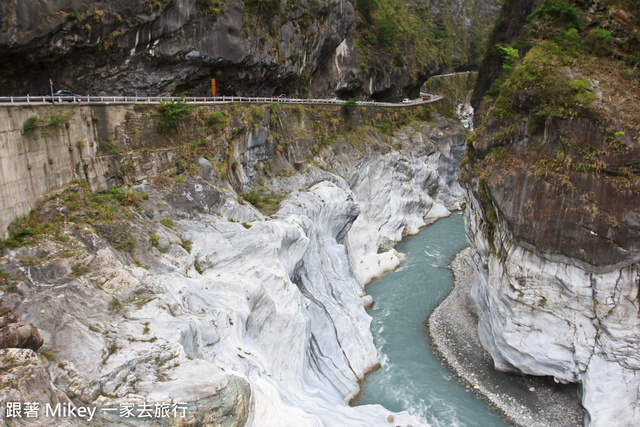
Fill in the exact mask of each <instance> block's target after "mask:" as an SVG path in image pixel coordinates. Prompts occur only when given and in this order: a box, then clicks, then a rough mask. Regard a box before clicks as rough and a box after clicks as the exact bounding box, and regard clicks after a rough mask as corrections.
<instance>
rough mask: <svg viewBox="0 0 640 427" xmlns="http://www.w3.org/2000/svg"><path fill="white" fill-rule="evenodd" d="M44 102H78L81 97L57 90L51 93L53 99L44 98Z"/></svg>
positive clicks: (49, 97) (68, 91) (67, 91)
mask: <svg viewBox="0 0 640 427" xmlns="http://www.w3.org/2000/svg"><path fill="white" fill-rule="evenodd" d="M44 100H45V101H46V102H80V101H82V95H76V94H75V93H73V92H71V91H70V90H59V91H56V92H54V93H53V97H52V96H51V95H49V96H45V97H44Z"/></svg>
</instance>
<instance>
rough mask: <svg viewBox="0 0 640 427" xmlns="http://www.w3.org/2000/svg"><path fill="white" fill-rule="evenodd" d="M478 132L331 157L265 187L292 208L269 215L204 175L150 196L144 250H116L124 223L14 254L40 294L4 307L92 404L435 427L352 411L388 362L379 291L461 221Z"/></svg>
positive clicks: (55, 371)
mask: <svg viewBox="0 0 640 427" xmlns="http://www.w3.org/2000/svg"><path fill="white" fill-rule="evenodd" d="M462 133H463V132H462V127H461V126H460V125H459V124H456V123H454V122H453V121H447V120H445V119H443V118H441V117H440V116H438V117H437V118H436V120H435V121H434V122H433V123H424V122H423V123H416V124H414V126H413V127H410V126H408V127H404V128H403V129H402V130H400V131H399V132H397V133H396V134H395V135H394V136H393V137H388V136H383V135H382V134H381V133H379V132H378V131H375V130H368V131H366V132H363V133H360V134H358V138H359V139H358V140H357V141H355V140H351V141H349V142H348V143H347V142H345V141H344V140H342V141H341V142H342V143H341V144H340V150H337V149H336V150H335V151H334V150H333V149H331V148H329V147H326V148H323V149H322V150H321V151H320V152H319V153H317V155H316V156H315V159H314V162H313V163H307V164H306V165H304V166H301V170H300V171H299V172H294V173H291V174H290V175H289V176H281V177H271V178H269V179H268V180H267V182H265V183H264V185H265V187H267V188H269V189H272V190H276V189H280V190H286V191H287V192H288V193H289V194H288V196H287V197H286V198H285V199H284V200H283V202H282V203H281V204H280V208H279V210H278V212H277V214H276V215H274V216H271V217H267V216H264V215H263V214H262V213H260V212H258V211H257V210H256V209H254V208H253V207H252V206H251V205H249V204H248V203H244V204H241V203H239V202H238V195H237V194H236V193H234V192H233V191H232V190H231V189H230V187H229V186H228V185H227V186H222V185H221V186H216V185H214V184H212V182H213V181H214V178H212V175H211V174H213V167H212V164H211V163H210V162H209V161H208V160H205V159H200V160H199V162H198V164H197V170H198V173H197V175H198V176H196V177H194V178H188V177H187V176H186V174H185V176H184V178H185V179H184V181H182V182H179V183H177V182H171V183H170V184H166V185H163V186H157V185H152V184H149V183H143V184H141V185H138V186H134V190H139V189H144V190H145V191H146V192H147V194H148V195H149V198H148V200H146V201H144V202H142V204H141V206H140V210H132V211H131V218H130V219H128V220H127V222H126V233H127V234H128V235H129V236H132V237H133V238H134V240H133V242H132V244H131V247H130V249H129V250H128V251H125V250H116V249H114V247H112V246H111V245H110V244H109V238H110V237H109V236H111V234H110V233H115V232H117V231H118V230H119V229H118V227H119V226H118V224H99V223H96V228H93V227H92V226H90V225H88V224H87V225H84V226H81V228H80V229H76V228H74V226H73V225H71V224H69V226H68V227H66V228H65V229H64V230H63V231H62V232H61V234H62V235H63V236H64V238H63V239H58V240H51V241H48V240H47V241H43V242H41V243H39V244H38V245H37V246H35V247H24V248H21V249H16V250H11V251H9V252H8V255H7V257H6V258H7V266H6V269H7V271H9V272H10V273H11V274H17V273H21V274H22V275H23V276H24V277H25V280H24V281H20V282H19V283H18V284H17V287H16V290H15V291H12V292H9V293H7V294H5V295H4V299H5V301H7V303H8V304H9V305H10V306H11V307H13V308H14V309H15V311H16V313H19V314H20V315H21V316H23V318H26V319H28V320H29V321H32V322H34V323H35V324H36V325H37V326H38V327H39V328H40V330H41V333H42V335H43V338H44V339H45V343H46V345H48V346H55V347H56V349H57V360H58V362H59V363H57V364H50V365H49V366H47V370H48V373H49V375H51V378H52V379H53V382H54V384H55V385H56V386H58V387H60V388H62V389H64V390H65V392H66V393H67V395H68V396H69V397H72V398H73V399H76V400H78V401H81V402H84V403H85V404H90V405H97V406H98V407H103V406H109V405H117V404H118V403H122V402H131V401H133V402H135V403H140V402H141V401H145V402H163V401H175V402H188V404H189V405H190V406H189V408H190V409H189V411H190V412H193V413H194V415H193V418H192V419H190V420H191V421H189V422H192V421H193V425H197V422H206V421H207V420H208V421H210V422H212V423H226V424H224V425H243V424H247V425H256V426H261V425H318V426H320V425H336V424H341V425H342V424H344V425H365V424H367V425H388V424H389V422H388V419H391V418H389V417H390V415H391V416H392V417H393V420H394V421H393V422H394V425H403V426H406V425H413V426H416V425H420V422H419V420H417V419H415V418H414V417H411V416H409V415H408V414H406V413H400V414H391V413H390V412H389V411H388V410H386V409H385V408H382V407H381V406H377V405H372V406H359V407H353V408H351V407H349V406H348V405H347V404H346V403H345V402H346V401H348V400H349V399H350V398H352V397H353V396H354V395H355V394H356V393H357V392H358V390H359V385H358V381H360V380H362V379H363V378H364V375H365V373H366V372H368V371H370V370H371V369H373V368H375V366H376V365H377V363H378V361H377V357H376V351H375V347H374V346H373V340H372V337H371V333H370V330H369V323H370V318H369V316H368V315H367V314H366V312H365V310H364V303H365V302H367V298H366V294H365V291H364V284H365V283H366V281H367V280H369V279H370V278H371V277H373V276H375V275H379V274H381V272H382V271H384V270H386V269H391V268H394V267H395V266H397V265H398V260H397V254H396V252H395V251H394V250H393V249H390V247H391V245H392V244H393V242H395V241H397V240H399V239H400V238H401V237H402V236H403V235H405V234H408V233H412V232H415V231H417V228H418V227H419V226H420V225H424V224H425V223H427V222H429V221H431V220H433V219H435V218H437V217H440V216H443V215H448V214H449V210H451V209H457V208H459V206H460V203H461V196H462V192H461V189H460V187H459V186H457V185H455V184H453V183H454V182H455V177H456V175H457V168H456V163H457V158H456V156H457V155H458V154H459V153H460V152H461V150H462ZM251 140H252V139H251V138H249V139H248V140H247V141H248V142H250V141H251ZM248 142H247V144H246V145H245V144H244V143H239V144H238V145H237V146H236V150H237V151H236V153H235V156H237V158H238V159H240V160H241V162H242V166H239V167H236V169H237V170H236V172H237V173H236V174H235V178H234V179H237V180H238V181H239V182H243V181H244V182H246V184H245V185H249V184H250V178H249V173H250V171H254V172H255V170H256V169H255V168H254V167H253V166H252V164H253V163H259V162H261V161H265V160H266V159H270V160H273V161H274V162H275V161H276V160H275V159H274V158H273V157H272V156H273V152H270V151H268V150H266V151H264V152H262V154H264V155H265V156H266V157H263V156H262V154H260V152H259V150H261V149H262V150H265V148H264V147H262V148H260V147H255V146H253V145H252V144H250V143H248ZM400 146H402V150H400ZM192 170H193V168H192ZM251 179H253V178H251ZM171 181H172V180H171ZM374 194H375V195H377V196H376V197H373V195H374ZM50 207H51V210H52V211H55V210H57V209H60V206H58V205H56V203H55V202H51V206H50ZM49 213H51V214H53V212H49ZM45 216H46V214H45ZM167 217H170V218H173V220H174V221H175V225H172V223H169V222H167V221H164V222H163V224H168V225H160V223H159V222H158V220H159V219H160V218H167ZM405 217H406V219H405ZM107 225H108V226H109V227H110V228H109V227H107ZM169 225H171V227H169ZM172 227H174V228H172ZM147 236H149V238H147ZM65 238H66V239H69V242H74V243H73V245H74V246H73V247H75V248H76V249H75V250H76V251H77V253H76V255H77V256H76V257H75V258H74V259H69V258H64V257H61V256H60V254H61V253H63V252H66V251H68V248H66V246H65V245H66V243H64V240H65ZM185 242H188V244H187V243H185ZM76 245H77V246H76ZM36 255H37V256H38V257H39V258H40V259H42V260H43V261H42V262H41V263H39V264H37V265H27V264H24V263H22V262H21V261H20V259H21V258H20V257H22V256H31V257H35V256H36ZM77 264H81V265H82V266H85V269H86V270H85V272H84V273H83V274H80V275H78V274H74V273H73V272H74V271H75V272H78V271H81V270H82V269H81V268H79V267H77V266H76V265H77ZM63 272H66V273H63ZM50 285H54V286H50ZM79 342H81V343H82V344H83V345H82V346H81V347H78V343H79ZM191 408H193V411H192V410H191ZM196 408H197V410H196ZM106 421H108V420H105V422H106ZM111 421H113V422H116V423H117V422H118V420H111ZM120 421H121V420H120ZM189 425H191V424H189Z"/></svg>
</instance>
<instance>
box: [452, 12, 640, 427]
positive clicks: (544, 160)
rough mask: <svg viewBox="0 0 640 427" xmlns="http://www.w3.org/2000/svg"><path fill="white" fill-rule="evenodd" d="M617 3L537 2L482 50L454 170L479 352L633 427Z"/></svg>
mask: <svg viewBox="0 0 640 427" xmlns="http://www.w3.org/2000/svg"><path fill="white" fill-rule="evenodd" d="M615 3H616V4H609V5H605V4H602V3H599V2H597V1H592V2H587V3H579V4H578V3H572V2H552V1H546V2H544V3H543V4H542V5H541V6H540V7H539V8H538V9H536V10H535V11H534V12H533V13H532V14H531V15H530V16H529V18H528V19H527V22H528V23H527V25H525V26H524V27H522V29H521V35H520V37H518V38H517V39H516V40H515V41H514V43H513V44H512V45H507V44H502V45H496V46H494V47H493V49H495V50H496V52H499V53H500V63H501V64H504V66H502V67H500V68H501V69H502V71H501V74H500V80H499V81H497V82H496V81H494V82H493V83H492V84H493V85H494V86H493V87H494V88H495V89H493V90H490V91H486V92H485V95H486V96H485V98H484V99H483V101H482V103H483V104H484V107H483V108H482V110H483V111H482V114H481V116H480V118H481V120H480V123H481V124H480V126H479V128H478V129H477V130H476V131H475V132H474V134H473V135H471V137H470V138H469V139H468V141H467V150H468V151H467V155H466V157H465V159H463V162H462V164H463V165H464V167H463V169H462V172H461V177H462V178H463V180H464V181H465V186H466V188H467V196H468V200H469V204H468V209H467V212H466V219H467V230H468V234H469V237H470V241H471V242H472V246H473V247H474V249H475V250H476V256H475V261H476V262H475V264H476V276H475V283H474V289H473V293H474V298H475V300H476V303H477V304H478V308H479V314H480V321H479V332H480V337H481V340H482V342H483V344H484V346H485V347H486V348H487V349H488V350H489V352H490V353H491V354H492V356H493V359H494V361H495V364H496V366H497V367H498V368H499V369H502V370H506V371H516V372H523V373H527V374H533V375H550V376H553V377H554V378H555V379H556V380H557V381H561V382H579V383H581V384H582V401H583V405H584V407H585V408H586V410H587V411H588V416H587V420H586V421H585V423H586V424H590V423H591V424H592V425H597V426H609V425H611V426H613V425H625V426H627V425H637V424H638V423H639V422H640V419H639V418H638V414H639V413H640V409H639V407H638V400H637V395H638V387H639V386H640V375H639V372H640V360H639V359H638V357H637V355H638V354H639V350H640V339H639V338H638V337H640V330H639V325H640V323H639V320H640V317H639V314H638V313H639V312H640V303H639V300H638V295H639V287H640V274H639V273H638V261H639V260H640V240H639V238H638V236H640V234H639V231H640V220H639V218H640V211H639V208H638V207H639V206H640V182H639V181H640V180H639V178H638V173H639V172H640V163H639V159H640V157H639V156H640V133H639V132H638V130H639V129H638V124H637V120H636V117H637V116H636V113H637V111H638V107H639V106H640V104H639V102H638V101H639V98H638V95H639V94H640V80H639V79H638V74H637V61H638V58H637V56H636V54H635V53H636V52H637V50H635V47H634V46H636V45H637V33H638V23H639V21H638V17H637V16H636V15H634V13H637V8H635V9H634V8H633V7H630V5H631V4H632V3H633V2H615ZM518 54H519V55H518ZM518 56H519V58H520V59H517V58H518ZM495 69H497V68H494V71H495ZM479 82H480V83H479V87H482V86H485V89H486V87H489V86H487V85H486V82H483V79H482V78H479ZM483 90H484V89H483ZM483 90H480V91H479V93H482V92H483ZM623 99H624V102H622V100H623Z"/></svg>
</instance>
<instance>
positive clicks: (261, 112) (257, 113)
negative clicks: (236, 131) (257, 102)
mask: <svg viewBox="0 0 640 427" xmlns="http://www.w3.org/2000/svg"><path fill="white" fill-rule="evenodd" d="M253 117H255V118H256V119H261V118H263V117H264V110H263V109H262V108H260V107H258V108H256V109H254V110H253Z"/></svg>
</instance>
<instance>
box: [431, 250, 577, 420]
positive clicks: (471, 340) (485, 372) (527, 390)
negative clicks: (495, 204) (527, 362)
mask: <svg viewBox="0 0 640 427" xmlns="http://www.w3.org/2000/svg"><path fill="white" fill-rule="evenodd" d="M471 263H472V260H471V249H470V248H466V249H464V250H462V251H461V252H460V253H458V254H457V255H456V256H455V257H454V259H453V261H452V262H451V264H450V268H451V270H452V271H453V274H454V284H453V289H452V290H451V292H450V293H449V295H448V296H447V297H446V298H445V299H444V300H443V301H442V302H441V303H440V304H439V305H438V306H437V307H436V308H435V309H434V310H433V311H432V312H431V315H430V316H429V318H428V319H427V324H426V326H427V332H428V334H429V339H430V340H431V343H432V345H433V349H434V351H435V352H436V354H437V355H438V356H439V357H440V358H442V359H443V360H444V361H445V362H446V363H447V364H448V365H449V367H450V368H451V370H452V371H453V374H454V376H455V377H457V378H458V379H459V380H460V381H461V382H463V383H464V384H467V386H468V387H469V388H470V389H471V390H473V391H474V392H476V393H477V394H478V395H480V396H481V397H482V398H484V399H485V400H487V401H488V402H489V403H490V404H491V405H492V406H493V407H494V408H495V409H497V411H498V412H499V413H501V414H502V415H503V416H504V417H505V419H506V420H507V421H508V422H510V423H511V424H514V425H518V426H526V427H575V426H582V424H583V420H584V414H585V412H584V409H583V408H582V406H581V405H580V401H579V399H578V397H577V387H576V386H575V385H571V384H569V385H562V384H557V383H555V381H554V380H553V378H550V377H533V376H519V375H513V374H508V373H504V372H499V371H496V370H495V369H494V367H493V361H492V360H491V357H490V355H489V353H487V351H486V350H485V349H484V348H483V347H482V345H481V344H480V340H479V338H478V332H477V324H478V314H477V311H476V305H475V302H474V301H473V299H472V298H471V295H470V290H471V284H472V282H473V267H472V264H471Z"/></svg>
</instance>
